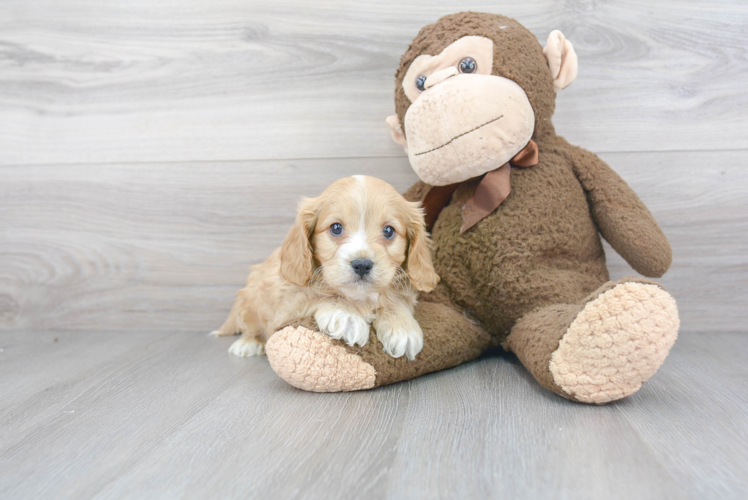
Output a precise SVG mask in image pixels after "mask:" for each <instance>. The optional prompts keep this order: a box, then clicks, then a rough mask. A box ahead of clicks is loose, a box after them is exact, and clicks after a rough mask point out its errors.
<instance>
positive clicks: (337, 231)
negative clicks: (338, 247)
mask: <svg viewBox="0 0 748 500" xmlns="http://www.w3.org/2000/svg"><path fill="white" fill-rule="evenodd" d="M330 232H331V233H332V234H333V236H340V235H341V234H343V226H342V225H340V224H338V223H337V222H336V223H335V224H333V225H332V226H330Z"/></svg>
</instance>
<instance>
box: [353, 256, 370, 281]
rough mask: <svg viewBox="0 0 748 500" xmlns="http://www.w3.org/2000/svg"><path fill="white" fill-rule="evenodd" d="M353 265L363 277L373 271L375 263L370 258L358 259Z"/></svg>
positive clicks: (355, 270) (354, 269) (356, 271)
mask: <svg viewBox="0 0 748 500" xmlns="http://www.w3.org/2000/svg"><path fill="white" fill-rule="evenodd" d="M351 267H352V268H353V271H354V272H355V273H356V274H358V275H359V277H360V278H362V279H363V278H364V276H366V275H367V274H369V273H370V272H371V268H372V267H374V263H373V262H372V261H370V260H368V259H356V260H354V261H353V262H351Z"/></svg>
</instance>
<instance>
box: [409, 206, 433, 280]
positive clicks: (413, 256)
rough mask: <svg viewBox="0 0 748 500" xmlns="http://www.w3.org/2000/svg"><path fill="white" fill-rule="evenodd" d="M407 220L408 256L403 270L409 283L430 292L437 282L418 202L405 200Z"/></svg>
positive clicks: (421, 210) (429, 244) (429, 243)
mask: <svg viewBox="0 0 748 500" xmlns="http://www.w3.org/2000/svg"><path fill="white" fill-rule="evenodd" d="M405 204H406V213H407V216H406V220H407V221H408V258H407V260H406V261H405V270H406V271H407V273H408V277H409V278H410V283H411V284H412V285H413V286H414V287H415V288H416V289H417V290H420V291H421V292H430V291H431V290H433V289H434V287H436V284H437V283H439V275H438V274H436V271H434V264H433V262H432V261H431V238H430V237H429V233H427V232H426V223H425V222H424V217H423V209H422V208H421V204H420V203H418V202H415V203H412V202H405Z"/></svg>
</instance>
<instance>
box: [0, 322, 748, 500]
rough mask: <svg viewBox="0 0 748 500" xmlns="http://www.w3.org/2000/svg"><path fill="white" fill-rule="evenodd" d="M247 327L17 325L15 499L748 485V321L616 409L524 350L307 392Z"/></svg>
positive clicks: (610, 495) (1, 409) (5, 457)
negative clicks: (232, 347)
mask: <svg viewBox="0 0 748 500" xmlns="http://www.w3.org/2000/svg"><path fill="white" fill-rule="evenodd" d="M232 340H233V339H231V338H222V339H215V338H208V337H206V336H204V335H193V334H188V335H185V334H183V333H172V334H166V333H162V334H158V335H154V336H153V338H152V339H150V341H148V340H147V339H146V338H145V337H144V336H140V337H138V336H136V335H119V336H118V335H111V334H105V333H104V332H82V333H81V332H75V333H69V334H66V335H65V336H64V337H63V336H61V337H60V338H59V341H58V342H54V341H53V340H52V338H51V337H50V336H49V335H48V334H37V333H36V332H27V331H24V332H20V333H10V332H6V333H3V334H2V336H0V347H2V348H4V351H3V352H0V359H2V363H3V364H4V363H10V364H12V365H14V366H16V367H21V366H24V367H25V369H26V370H28V371H30V372H33V373H36V374H38V379H39V381H40V382H39V383H35V384H29V383H28V381H27V380H22V379H15V380H14V379H9V380H8V381H6V382H5V386H4V389H8V390H11V391H13V392H14V393H15V394H17V395H18V396H19V398H17V399H16V400H15V401H13V402H8V401H6V400H5V399H2V400H0V432H1V434H0V470H2V473H1V474H0V496H2V497H3V498H7V499H16V498H18V499H21V498H49V497H52V496H53V497H55V498H102V499H106V498H184V497H189V498H308V499H314V498H326V499H327V498H332V499H335V498H388V499H400V498H407V499H419V498H450V499H452V498H466V499H472V498H518V499H524V498H579V499H587V498H590V499H597V498H606V499H611V500H615V499H630V498H642V499H663V498H665V499H669V498H674V499H675V498H677V499H682V498H693V499H695V500H696V499H702V498H723V499H733V498H734V499H738V498H743V496H744V492H745V490H746V488H748V479H747V478H746V476H745V474H744V471H745V470H746V468H748V452H746V450H748V437H746V436H748V412H747V411H746V410H747V409H748V386H746V384H745V383H744V380H745V377H746V375H748V371H747V369H746V367H745V363H744V362H743V361H744V360H743V357H744V353H745V352H746V350H748V336H746V335H742V334H686V335H682V336H681V338H680V340H679V342H678V343H677V344H676V345H675V348H674V350H673V352H672V353H671V355H670V357H669V358H668V360H667V361H666V363H665V365H664V366H663V368H662V369H661V370H660V371H659V372H658V373H657V374H656V375H655V376H654V377H653V378H652V379H651V380H650V381H649V382H648V383H647V384H646V385H645V386H644V387H643V388H642V389H641V390H640V391H639V392H638V393H636V394H635V395H633V396H632V397H629V398H627V399H625V400H623V401H620V402H618V403H614V404H610V405H606V406H601V407H597V406H586V405H580V404H576V403H572V402H569V401H566V400H564V399H562V398H559V397H557V396H555V395H553V394H551V393H550V392H548V391H546V390H544V389H542V388H541V387H540V386H538V385H537V383H536V382H535V381H534V380H533V379H532V378H531V377H530V376H529V375H528V373H527V371H526V370H524V369H523V368H522V367H521V365H519V364H518V362H517V361H516V359H515V358H514V357H512V356H510V355H506V356H499V357H486V358H483V359H480V360H478V361H476V362H473V363H469V364H467V365H463V366H460V367H458V368H455V369H452V370H447V371H443V372H439V373H435V374H432V375H428V376H425V377H421V378H419V379H415V380H412V381H409V382H406V383H401V384H396V385H394V386H389V387H384V388H379V389H376V390H373V391H366V392H359V393H349V394H312V393H305V392H302V391H298V390H296V389H294V388H292V387H291V386H289V385H287V384H285V383H284V382H282V381H281V380H280V379H278V378H277V377H276V376H275V374H274V373H273V372H272V370H271V369H270V366H269V365H268V363H267V360H266V359H265V358H251V359H240V358H236V357H233V356H230V355H229V354H228V353H227V352H226V349H227V347H228V346H229V344H230V343H231V342H232ZM127 341H129V342H130V345H125V344H123V342H127ZM108 342H110V343H111V344H110V347H111V351H112V352H117V353H118V355H117V356H116V357H111V356H110V357H108V358H107V357H101V358H99V359H97V360H96V361H98V362H94V361H91V362H90V364H89V365H88V366H85V367H84V366H81V367H78V368H73V367H70V369H69V370H68V372H67V373H64V372H61V371H60V369H59V366H54V365H53V364H50V363H49V360H50V359H52V358H54V357H56V356H57V357H60V356H63V355H65V354H66V353H69V352H70V351H72V350H75V349H80V350H81V352H91V350H92V349H101V348H102V347H103V346H105V345H106V344H107V343H108ZM89 344H91V345H89ZM26 347H32V348H33V350H34V351H35V352H36V353H37V356H28V352H27V351H25V350H24V349H25V348H26ZM0 365H1V364H0Z"/></svg>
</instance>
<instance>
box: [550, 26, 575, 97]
mask: <svg viewBox="0 0 748 500" xmlns="http://www.w3.org/2000/svg"><path fill="white" fill-rule="evenodd" d="M543 55H545V58H546V60H547V61H548V67H549V68H551V75H552V76H553V88H554V89H555V90H556V92H558V91H559V90H561V89H564V88H566V87H568V86H569V85H570V84H571V82H573V81H574V80H576V78H577V69H578V66H579V61H578V60H577V53H576V52H574V47H573V46H572V45H571V42H570V41H569V40H567V39H566V37H565V36H564V34H563V33H561V32H560V31H559V30H553V31H551V34H550V35H548V42H547V43H546V44H545V48H544V49H543Z"/></svg>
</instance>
